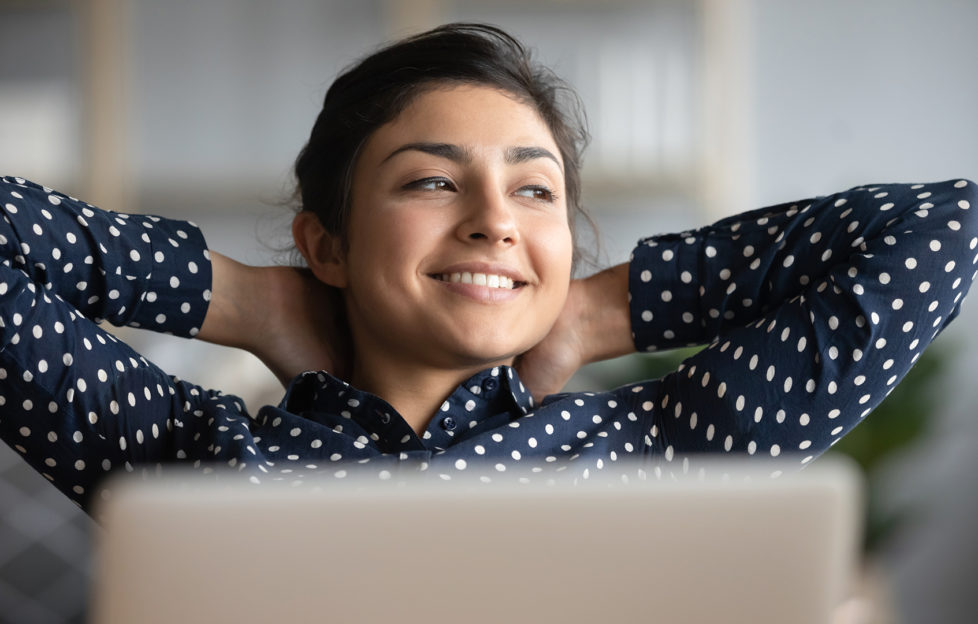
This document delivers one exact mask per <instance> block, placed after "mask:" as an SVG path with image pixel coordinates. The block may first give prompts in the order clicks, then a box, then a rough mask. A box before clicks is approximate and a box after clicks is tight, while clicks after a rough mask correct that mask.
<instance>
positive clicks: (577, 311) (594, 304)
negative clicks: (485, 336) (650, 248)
mask: <svg viewBox="0 0 978 624" xmlns="http://www.w3.org/2000/svg"><path fill="white" fill-rule="evenodd" d="M634 349H635V347H634V345H633V343H632V336H631V320H630V317H629V309H628V265H627V264H622V265H618V266H615V267H612V268H610V269H606V270H604V271H601V272H600V273H597V274H595V275H592V276H591V277H588V278H586V279H579V280H573V281H572V282H571V284H570V290H569V291H568V293H567V301H566V302H565V304H564V308H563V310H562V311H561V313H560V316H558V317H557V321H556V322H555V323H554V325H553V327H552V328H551V330H550V333H548V334H547V335H546V336H545V337H544V338H543V340H541V341H540V342H539V343H538V344H537V345H535V346H534V347H533V348H532V349H530V350H529V351H527V352H526V353H524V354H522V355H521V356H520V357H519V358H517V361H516V370H517V371H518V372H519V374H520V379H522V381H523V384H524V385H525V386H526V387H527V388H529V390H530V393H531V394H532V395H533V399H534V400H535V401H537V402H539V401H540V400H542V399H543V397H545V396H547V395H548V394H553V393H555V392H560V390H561V389H562V388H563V387H564V385H565V384H566V383H567V381H568V380H569V379H570V378H571V377H572V376H573V375H574V373H576V372H577V370H578V369H579V368H580V367H581V366H583V365H585V364H588V363H590V362H597V361H600V360H606V359H608V358H612V357H617V356H620V355H625V354H627V353H631V352H632V351H634Z"/></svg>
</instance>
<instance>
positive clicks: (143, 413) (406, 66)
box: [0, 24, 978, 508]
mask: <svg viewBox="0 0 978 624" xmlns="http://www.w3.org/2000/svg"><path fill="white" fill-rule="evenodd" d="M573 102H574V100H573V98H572V97H569V92H568V91H567V90H566V89H565V88H564V87H563V86H561V83H559V81H557V79H556V78H554V77H553V76H552V74H550V73H549V72H548V71H546V70H545V69H542V68H539V67H537V66H536V65H534V64H533V63H532V62H531V60H530V58H529V56H528V54H527V53H526V51H525V50H524V49H523V47H522V46H521V45H520V44H519V43H518V42H516V41H515V40H513V39H512V38H510V37H509V36H508V35H506V34H505V33H503V32H501V31H499V30H497V29H494V28H491V27H487V26H480V25H457V24H456V25H448V26H444V27H441V28H438V29H435V30H433V31H430V32H427V33H423V34H421V35H418V36H415V37H412V38H409V39H406V40H404V41H400V42H396V43H394V44H392V45H391V46H388V47H386V48H383V49H381V50H380V51H378V52H376V53H375V54H373V55H371V56H369V57H367V58H366V59H364V60H363V61H362V62H360V63H359V64H357V65H356V66H354V67H353V68H351V69H350V70H349V71H348V72H346V73H345V74H343V75H342V76H340V77H339V78H338V79H337V80H336V81H335V82H334V84H333V86H332V87H331V88H330V89H329V92H328V93H327V96H326V100H325V102H324V106H323V109H322V112H321V113H320V115H319V118H318V119H317V121H316V123H315V126H314V128H313V131H312V135H311V137H310V140H309V143H308V144H307V145H306V147H305V148H304V149H303V151H302V153H301V154H300V156H299V158H298V160H297V162H296V177H297V181H298V190H297V198H298V200H299V211H298V214H297V215H296V217H295V219H294V222H293V235H294V238H295V242H296V246H297V247H298V249H299V251H300V252H301V254H302V256H303V257H304V259H305V261H306V263H307V265H308V267H307V268H302V269H297V268H291V267H249V266H245V265H242V264H239V263H237V262H234V261H232V260H230V259H228V258H225V257H224V256H222V255H221V254H219V253H217V252H211V251H210V250H208V249H207V248H206V245H205V243H204V239H203V237H202V235H201V234H200V232H199V231H198V230H197V228H196V227H195V226H193V225H192V224H190V223H185V222H179V221H174V220H169V219H163V218H158V217H149V216H143V215H124V214H116V213H109V212H105V211H101V210H98V209H96V208H94V207H93V206H90V205H88V204H85V203H84V202H81V201H79V200H77V199H74V198H71V197H67V196H65V195H63V194H60V193H57V192H56V191H53V190H51V189H48V188H45V187H43V186H40V185H37V184H34V183H31V182H28V181H26V180H23V179H21V178H3V180H2V182H0V210H2V211H3V214H4V219H3V220H2V221H0V247H2V252H3V257H2V260H3V262H2V263H0V296H2V299H0V339H2V342H0V345H2V349H0V405H2V406H3V407H4V411H3V415H2V417H0V436H2V438H3V440H4V441H5V442H7V443H8V444H10V445H11V446H12V447H13V448H15V449H16V450H17V451H18V452H19V453H21V454H22V455H23V456H24V457H25V459H26V460H27V461H28V462H30V463H31V464H32V465H33V466H34V467H36V468H37V469H38V470H39V471H41V472H42V473H44V474H45V475H46V476H47V477H48V478H49V479H50V480H51V481H52V482H54V484H55V485H57V486H58V487H59V488H60V489H61V490H62V491H64V492H65V493H66V494H67V495H68V496H69V497H71V498H72V499H74V500H76V501H78V502H79V503H80V504H83V505H85V506H86V508H87V505H89V504H90V503H91V502H92V500H93V497H94V496H95V495H96V493H97V492H98V491H99V490H100V487H101V484H102V482H103V479H104V477H105V475H106V474H107V473H108V472H110V471H112V470H115V469H118V468H122V469H126V470H134V469H135V467H136V466H138V465H140V464H154V465H158V466H160V470H163V469H164V468H163V467H164V466H165V465H169V464H171V463H189V464H191V465H193V466H195V467H199V468H201V469H202V470H208V471H209V470H211V469H212V468H213V466H215V465H220V466H226V467H232V468H233V469H234V470H235V471H237V472H239V473H240V474H242V475H245V476H246V477H247V478H249V479H251V480H252V481H254V482H257V483H260V482H263V481H265V480H268V479H274V480H290V481H292V482H293V483H295V484H300V483H301V482H302V481H303V480H304V479H305V478H306V477H307V476H313V475H317V476H321V475H325V476H327V477H329V476H331V477H335V478H343V477H345V476H347V475H348V474H350V471H352V470H354V469H355V470H357V471H374V473H375V474H377V475H378V476H379V477H381V478H390V477H391V476H392V475H393V474H394V473H395V471H397V472H402V473H409V472H419V473H427V474H433V475H437V476H438V477H440V478H444V479H450V478H454V477H458V476H461V475H473V476H475V477H477V478H478V479H479V480H481V481H492V480H496V479H499V478H506V477H508V476H510V475H513V474H514V473H518V474H519V476H520V478H532V477H534V476H539V478H541V479H556V478H570V479H577V478H587V477H588V476H589V475H590V474H592V473H593V472H594V471H596V470H606V469H609V468H611V467H612V466H615V465H619V464H621V463H624V461H623V460H632V461H630V462H629V466H634V465H635V464H636V463H637V464H638V470H639V471H640V473H641V474H646V471H650V469H651V471H658V470H660V469H661V468H662V467H663V466H666V467H668V465H669V464H671V463H673V462H676V463H678V465H680V466H681V467H682V469H686V468H688V466H689V464H690V462H695V461H696V454H697V453H703V452H706V453H714V454H716V453H740V454H746V455H760V456H767V457H779V456H784V457H789V456H790V458H791V459H792V460H793V461H795V462H796V463H797V464H798V465H804V464H807V463H808V462H810V461H812V460H813V459H814V458H815V457H817V456H818V455H819V454H820V453H821V452H823V451H824V450H826V449H827V448H828V447H829V446H831V445H832V444H833V443H835V442H836V441H837V440H838V439H839V438H840V437H841V436H843V435H845V434H846V433H847V432H848V431H849V430H851V429H852V428H853V427H854V426H856V425H857V424H858V423H859V422H860V420H861V419H862V418H864V417H865V416H866V415H867V414H868V413H869V412H870V411H871V410H872V409H873V408H874V407H875V406H876V405H878V404H879V403H880V402H881V401H882V400H883V398H884V397H885V396H886V395H887V394H888V393H889V391H890V390H891V389H892V388H893V386H894V385H895V384H896V383H897V382H898V381H899V380H900V379H901V378H902V377H903V375H904V374H905V373H906V372H907V370H909V368H910V366H911V365H912V364H913V362H914V361H916V359H917V358H918V357H919V356H920V354H921V352H922V351H923V349H924V348H925V347H926V346H927V345H928V344H929V343H930V341H931V340H932V339H933V338H934V337H935V336H936V335H937V334H938V333H939V332H940V331H941V330H942V329H943V328H944V327H946V326H947V324H948V323H949V322H950V320H951V319H953V318H954V317H955V316H956V315H957V313H958V310H959V309H960V305H961V301H962V299H963V297H964V295H965V294H966V293H967V291H968V288H969V287H970V284H971V281H972V280H973V278H974V276H975V269H974V265H975V263H976V261H978V256H976V247H978V220H976V219H975V218H974V217H973V216H972V213H973V211H972V210H971V207H972V205H973V204H974V203H975V202H976V201H978V193H976V186H975V184H974V183H972V182H969V181H967V180H962V179H954V180H950V181H947V182H940V183H930V184H886V185H866V186H862V187H857V188H854V189H850V190H848V191H844V192H840V193H835V194H832V195H827V196H824V197H818V198H812V199H804V200H800V201H795V202H786V203H784V204H781V205H778V206H772V207H769V208H762V209H759V210H755V211H752V212H748V213H745V214H741V215H737V216H733V217H730V218H727V219H724V220H722V221H720V222H718V223H715V224H713V225H710V226H706V227H703V228H699V229H697V230H693V231H688V232H681V233H676V234H664V235H658V236H654V237H651V238H647V239H643V240H641V241H639V243H638V245H637V246H636V248H635V251H634V253H633V254H632V257H631V259H630V261H629V262H628V263H627V264H621V265H618V266H614V267H611V268H609V269H606V270H604V271H600V272H598V273H596V274H595V275H592V276H590V277H588V278H586V279H571V269H572V265H573V260H574V256H575V249H574V234H573V233H574V223H575V220H576V218H578V217H579V216H580V215H581V212H580V211H581V207H580V188H579V179H580V178H579V163H580V155H581V149H583V145H584V142H585V141H584V139H585V137H586V133H585V132H584V131H583V129H582V126H581V125H580V124H579V122H578V121H577V119H578V116H577V115H576V113H575V111H576V108H575V107H574V105H573ZM98 319H106V320H108V321H110V322H112V323H114V324H119V325H130V326H135V327H143V328H145V329H150V330H156V331H167V332H171V333H176V334H179V335H184V336H190V337H196V338H198V339H203V340H208V341H212V342H217V343H220V344H225V345H230V346H235V347H240V348H243V349H247V350H249V351H251V352H253V353H255V354H256V355H257V356H258V357H260V358H261V359H262V361H264V362H265V363H266V364H267V365H268V366H269V368H270V369H272V370H273V371H274V372H275V373H276V374H277V375H278V377H279V378H280V379H281V380H282V382H283V384H284V385H285V386H286V388H287V389H286V393H285V397H284V398H283V400H282V402H281V403H280V404H279V405H277V406H263V407H260V408H258V409H257V410H256V411H250V410H249V409H248V408H247V407H246V406H245V405H244V404H243V403H242V401H240V400H239V399H237V398H236V397H233V396H226V395H222V394H221V393H220V392H217V391H213V390H207V389H203V388H200V387H197V386H195V385H193V384H192V383H190V382H187V381H184V380H179V379H176V378H173V377H171V376H168V375H167V374H165V373H164V372H163V371H161V370H160V369H159V368H157V367H156V366H154V365H153V364H152V363H150V362H148V361H146V360H145V359H143V358H141V357H140V356H139V355H138V354H137V353H135V352H133V351H132V349H130V348H129V347H128V346H126V345H125V344H122V343H120V342H119V341H117V340H116V339H115V338H114V337H112V336H111V335H110V334H108V333H106V332H104V331H103V330H102V329H101V328H100V327H99V326H98V324H97V323H96V321H97V320H98ZM690 344H705V345H708V346H706V348H704V349H702V350H701V351H699V352H698V353H696V354H695V355H693V356H692V357H690V358H689V359H688V360H686V361H685V362H684V363H683V364H682V365H681V366H680V368H679V369H678V370H677V371H675V372H673V373H671V374H669V375H666V376H665V377H663V378H662V379H657V380H649V381H646V382H642V383H637V384H631V385H628V386H624V387H622V388H618V389H616V390H613V391H609V392H599V393H580V394H560V393H559V391H560V390H561V388H562V386H563V385H564V383H565V381H566V380H567V379H568V378H569V377H570V376H571V375H572V374H573V372H574V371H575V370H576V369H577V368H579V367H580V366H581V365H583V364H585V363H588V362H592V361H597V360H601V359H606V358H609V357H614V356H617V355H621V354H624V353H628V352H630V351H634V350H636V349H637V350H643V351H644V350H655V349H668V348H673V347H679V346H686V345H690ZM521 468H522V470H520V469H521ZM651 471H650V472H651Z"/></svg>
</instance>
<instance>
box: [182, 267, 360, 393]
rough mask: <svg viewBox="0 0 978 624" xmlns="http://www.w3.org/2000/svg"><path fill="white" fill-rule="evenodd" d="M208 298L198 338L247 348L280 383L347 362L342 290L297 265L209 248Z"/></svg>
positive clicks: (343, 371)
mask: <svg viewBox="0 0 978 624" xmlns="http://www.w3.org/2000/svg"><path fill="white" fill-rule="evenodd" d="M211 265H212V268H213V282H212V284H213V285H212V288H211V291H212V295H211V303H210V306H209V308H208V310H207V316H206V318H205V319H204V324H203V327H201V330H200V333H199V334H198V335H197V338H199V339H201V340H206V341H208V342H213V343H216V344H221V345H225V346H229V347H236V348H240V349H245V350H246V351H249V352H251V353H253V354H254V355H255V356H257V357H258V358H259V359H260V360H261V361H262V362H263V363H264V364H265V365H266V366H267V367H268V368H269V369H270V370H271V371H272V372H273V373H274V374H275V376H276V377H277V378H278V379H279V381H280V382H282V384H283V385H286V384H288V382H289V381H290V380H291V379H292V378H293V377H295V376H296V375H298V374H299V373H301V372H304V371H307V370H328V371H329V372H330V373H332V374H333V375H336V376H337V377H345V376H346V375H347V373H348V371H349V367H350V348H349V339H348V332H346V331H344V329H343V327H344V322H343V320H342V319H343V303H342V297H341V295H340V293H339V292H338V291H337V290H336V289H334V288H330V287H329V286H326V285H325V284H323V283H322V282H320V281H319V280H317V279H316V278H315V277H314V276H313V275H312V273H311V272H310V271H308V270H306V269H298V268H295V267H251V266H247V265H244V264H241V263H239V262H236V261H234V260H231V259H230V258H227V257H225V256H222V255H221V254H218V253H214V252H211Z"/></svg>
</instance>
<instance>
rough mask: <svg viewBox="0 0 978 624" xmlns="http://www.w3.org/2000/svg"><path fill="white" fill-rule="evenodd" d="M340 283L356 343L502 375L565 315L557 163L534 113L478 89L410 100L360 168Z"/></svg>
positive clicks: (565, 245)
mask: <svg viewBox="0 0 978 624" xmlns="http://www.w3.org/2000/svg"><path fill="white" fill-rule="evenodd" d="M352 196H353V202H352V210H351V214H350V221H349V229H348V247H347V252H346V256H345V262H344V265H345V266H344V267H343V271H344V273H345V276H344V277H345V279H344V281H345V294H346V302H347V308H348V310H349V313H350V315H349V318H350V326H351V330H352V332H353V338H354V345H355V347H356V349H357V352H358V354H360V356H361V357H362V356H363V354H364V350H365V349H366V350H374V351H373V352H374V353H378V354H381V355H383V356H384V357H393V358H399V359H404V360H405V361H407V362H416V363H418V364H422V363H424V364H428V365H432V366H438V367H455V368H457V367H473V366H489V365H494V364H499V363H508V362H511V361H512V358H513V357H514V356H516V355H518V354H520V353H522V352H524V351H526V350H528V349H529V348H530V347H532V346H533V345H535V344H536V343H537V342H539V341H540V340H541V339H542V338H543V337H544V336H545V335H546V334H547V332H548V331H549V330H550V328H551V326H552V325H553V323H554V321H555V320H556V318H557V315H558V314H559V313H560V310H561V309H562V307H563V305H564V300H565V299H566V296H567V289H568V285H569V282H570V273H571V256H572V241H571V233H570V228H569V224H568V215H567V204H566V201H565V198H564V176H563V163H562V162H561V159H560V152H559V150H558V148H557V145H556V143H555V142H554V140H553V137H552V136H551V134H550V131H549V129H548V128H547V125H546V124H545V123H544V122H543V120H542V119H541V118H540V117H539V115H538V114H537V113H536V111H534V110H533V109H532V108H531V107H529V106H526V105H524V104H521V103H519V102H518V101H516V100H515V99H514V98H512V97H511V96H509V95H507V94H506V93H504V92H502V91H499V90H496V89H493V88H489V87H481V86H458V87H446V88H442V89H436V90H432V91H428V92H426V93H424V94H423V95H420V96H419V97H417V98H416V99H415V100H414V102H413V103H412V104H411V105H410V106H409V107H408V108H406V109H405V110H404V111H403V112H402V113H401V114H400V115H399V116H398V117H397V118H396V119H395V120H394V121H393V122H391V123H388V124H386V125H384V126H382V127H381V128H380V129H378V130H377V131H376V132H375V133H374V134H373V135H372V136H371V137H370V139H369V140H368V141H367V143H366V144H365V146H364V149H363V150H362V152H361V155H360V158H359V160H358V162H357V164H356V166H355V169H354V178H353V194H352Z"/></svg>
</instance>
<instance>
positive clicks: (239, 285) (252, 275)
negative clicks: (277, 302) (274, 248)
mask: <svg viewBox="0 0 978 624" xmlns="http://www.w3.org/2000/svg"><path fill="white" fill-rule="evenodd" d="M210 257H211V272H212V282H211V300H210V304H209V305H208V308H207V316H205V317H204V323H203V325H202V326H201V328H200V332H199V333H198V334H197V338H198V339H200V340H204V341H206V342H212V343H214V344H219V345H223V346H226V347H236V348H241V349H246V350H251V349H250V346H251V345H250V344H249V342H248V340H249V338H251V337H254V336H255V335H256V333H257V329H258V328H257V326H256V320H257V317H258V315H256V314H255V311H254V310H253V309H252V308H253V304H254V301H255V299H256V297H255V296H254V295H255V294H256V293H259V292H261V288H262V287H261V268H259V267H251V266H248V265H245V264H242V263H240V262H238V261H236V260H232V259H231V258H228V257H227V256H224V255H222V254H219V253H217V252H214V251H211V252H210Z"/></svg>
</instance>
